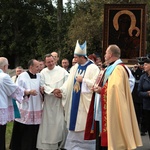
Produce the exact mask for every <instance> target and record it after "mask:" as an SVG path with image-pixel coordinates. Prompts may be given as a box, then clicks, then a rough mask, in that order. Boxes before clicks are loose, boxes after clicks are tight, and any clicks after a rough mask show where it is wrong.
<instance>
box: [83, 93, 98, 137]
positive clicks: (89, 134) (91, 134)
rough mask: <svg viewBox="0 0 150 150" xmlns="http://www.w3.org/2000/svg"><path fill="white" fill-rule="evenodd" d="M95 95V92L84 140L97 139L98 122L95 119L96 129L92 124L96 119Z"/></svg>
mask: <svg viewBox="0 0 150 150" xmlns="http://www.w3.org/2000/svg"><path fill="white" fill-rule="evenodd" d="M94 97H95V93H93V96H92V100H91V104H90V108H89V112H88V116H87V122H86V127H85V134H84V140H93V139H96V122H95V121H94V129H92V124H93V120H94Z"/></svg>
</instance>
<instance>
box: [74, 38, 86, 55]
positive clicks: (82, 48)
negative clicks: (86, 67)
mask: <svg viewBox="0 0 150 150" xmlns="http://www.w3.org/2000/svg"><path fill="white" fill-rule="evenodd" d="M86 47H87V46H86V41H85V42H84V43H83V44H82V45H80V44H79V42H78V40H77V43H76V47H75V50H74V55H77V56H85V57H87V51H86Z"/></svg>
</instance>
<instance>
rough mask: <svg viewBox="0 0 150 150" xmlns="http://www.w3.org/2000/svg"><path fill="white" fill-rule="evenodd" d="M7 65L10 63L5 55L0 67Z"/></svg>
mask: <svg viewBox="0 0 150 150" xmlns="http://www.w3.org/2000/svg"><path fill="white" fill-rule="evenodd" d="M5 65H8V60H7V58H5V57H0V68H2V67H4V66H5Z"/></svg>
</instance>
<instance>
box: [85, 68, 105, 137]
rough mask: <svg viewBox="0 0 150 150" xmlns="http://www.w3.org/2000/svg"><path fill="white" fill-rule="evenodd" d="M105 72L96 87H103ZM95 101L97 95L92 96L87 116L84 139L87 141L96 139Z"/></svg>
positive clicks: (100, 74)
mask: <svg viewBox="0 0 150 150" xmlns="http://www.w3.org/2000/svg"><path fill="white" fill-rule="evenodd" d="M104 72H105V71H103V70H102V71H101V72H100V73H99V75H98V77H97V79H96V82H95V84H94V86H101V85H102V82H103V77H104ZM94 99H95V93H93V95H92V99H91V103H90V108H89V112H88V115H87V121H86V127H85V134H84V139H85V140H93V139H96V122H95V120H94Z"/></svg>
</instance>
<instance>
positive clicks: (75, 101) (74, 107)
mask: <svg viewBox="0 0 150 150" xmlns="http://www.w3.org/2000/svg"><path fill="white" fill-rule="evenodd" d="M92 63H93V62H91V61H88V62H87V63H86V64H85V65H84V66H83V65H79V66H78V68H77V72H76V75H75V79H74V84H75V83H76V76H77V75H81V76H82V77H84V75H85V72H86V68H87V67H88V66H89V65H90V64H92ZM81 86H82V83H80V90H79V91H78V92H77V93H76V92H75V91H74V90H73V92H72V104H71V112H70V113H71V114H70V125H69V130H72V131H74V130H75V126H76V120H77V115H78V107H79V102H80V94H81Z"/></svg>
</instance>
